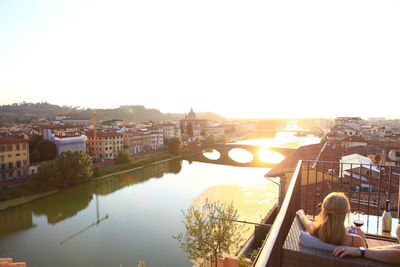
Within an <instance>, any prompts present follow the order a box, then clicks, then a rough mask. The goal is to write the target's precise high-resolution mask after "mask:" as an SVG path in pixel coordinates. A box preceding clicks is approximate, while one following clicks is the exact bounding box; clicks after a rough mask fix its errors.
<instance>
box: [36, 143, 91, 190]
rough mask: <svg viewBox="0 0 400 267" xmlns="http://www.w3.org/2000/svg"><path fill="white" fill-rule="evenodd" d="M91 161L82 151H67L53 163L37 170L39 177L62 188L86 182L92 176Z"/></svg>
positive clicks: (43, 165)
mask: <svg viewBox="0 0 400 267" xmlns="http://www.w3.org/2000/svg"><path fill="white" fill-rule="evenodd" d="M91 167H92V160H91V159H90V158H89V156H88V155H87V154H86V152H83V151H71V150H67V151H64V152H63V153H61V155H60V156H59V157H58V158H57V159H56V160H54V161H51V162H48V163H44V164H42V165H41V166H40V168H39V176H40V177H42V178H43V179H47V180H48V181H49V183H50V184H52V185H54V186H56V187H59V188H62V187H68V186H71V185H74V184H78V183H81V182H83V181H86V180H88V179H89V178H90V177H91V176H92V171H91Z"/></svg>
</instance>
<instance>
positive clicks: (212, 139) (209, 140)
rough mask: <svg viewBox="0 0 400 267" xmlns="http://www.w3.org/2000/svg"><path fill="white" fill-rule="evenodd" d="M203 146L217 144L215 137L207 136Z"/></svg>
mask: <svg viewBox="0 0 400 267" xmlns="http://www.w3.org/2000/svg"><path fill="white" fill-rule="evenodd" d="M203 144H204V145H214V144H215V137H214V136H212V135H209V136H207V137H206V138H205V139H204V140H203Z"/></svg>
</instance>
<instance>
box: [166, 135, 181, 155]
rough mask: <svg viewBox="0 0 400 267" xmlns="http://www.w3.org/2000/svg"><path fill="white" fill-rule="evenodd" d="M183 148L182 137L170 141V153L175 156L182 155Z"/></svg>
mask: <svg viewBox="0 0 400 267" xmlns="http://www.w3.org/2000/svg"><path fill="white" fill-rule="evenodd" d="M182 148H183V142H182V140H181V138H180V137H177V136H175V137H171V138H170V139H168V152H169V153H171V154H174V155H180V154H181V152H182Z"/></svg>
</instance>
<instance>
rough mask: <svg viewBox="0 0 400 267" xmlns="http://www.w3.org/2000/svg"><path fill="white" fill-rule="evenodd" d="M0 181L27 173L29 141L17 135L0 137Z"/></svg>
mask: <svg viewBox="0 0 400 267" xmlns="http://www.w3.org/2000/svg"><path fill="white" fill-rule="evenodd" d="M0 164H1V165H0V166H1V167H0V181H1V182H4V181H7V180H10V179H17V178H22V177H24V176H27V175H28V174H29V141H28V140H27V139H22V138H18V137H12V136H6V137H0Z"/></svg>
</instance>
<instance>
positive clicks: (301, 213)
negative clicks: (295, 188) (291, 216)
mask: <svg viewBox="0 0 400 267" xmlns="http://www.w3.org/2000/svg"><path fill="white" fill-rule="evenodd" d="M296 215H297V216H299V217H300V216H303V215H304V216H305V215H306V214H305V213H304V210H298V211H296Z"/></svg>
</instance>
